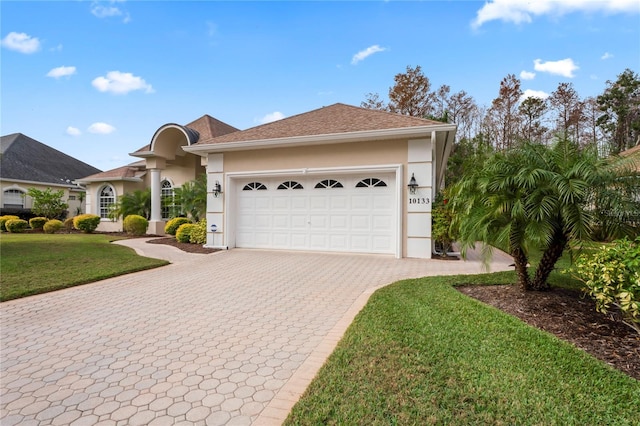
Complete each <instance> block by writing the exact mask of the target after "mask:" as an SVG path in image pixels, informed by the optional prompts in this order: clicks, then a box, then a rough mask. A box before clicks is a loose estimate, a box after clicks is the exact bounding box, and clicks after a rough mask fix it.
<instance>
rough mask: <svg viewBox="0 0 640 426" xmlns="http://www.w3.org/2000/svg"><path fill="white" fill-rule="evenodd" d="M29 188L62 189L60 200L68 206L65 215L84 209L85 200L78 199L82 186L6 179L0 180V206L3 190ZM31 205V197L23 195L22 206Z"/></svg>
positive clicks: (24, 189)
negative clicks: (61, 185) (71, 186)
mask: <svg viewBox="0 0 640 426" xmlns="http://www.w3.org/2000/svg"><path fill="white" fill-rule="evenodd" d="M29 188H35V189H38V190H40V191H45V190H46V189H47V188H51V190H52V191H53V192H56V191H60V190H62V191H63V192H64V195H63V197H62V200H63V201H64V202H65V203H67V204H68V205H69V208H68V209H67V217H72V216H74V215H75V214H76V211H77V209H78V208H80V209H82V211H83V212H84V211H85V208H86V207H85V202H84V201H82V202H81V201H80V194H82V193H84V190H83V189H82V188H78V189H71V188H69V187H60V186H53V185H47V184H41V183H35V182H13V181H6V180H5V181H0V206H1V207H3V208H4V202H5V198H4V191H6V190H8V189H17V190H20V191H22V192H24V193H25V194H26V193H27V191H28V190H29ZM32 207H33V199H32V198H31V197H30V196H28V195H25V197H24V208H25V209H31V208H32Z"/></svg>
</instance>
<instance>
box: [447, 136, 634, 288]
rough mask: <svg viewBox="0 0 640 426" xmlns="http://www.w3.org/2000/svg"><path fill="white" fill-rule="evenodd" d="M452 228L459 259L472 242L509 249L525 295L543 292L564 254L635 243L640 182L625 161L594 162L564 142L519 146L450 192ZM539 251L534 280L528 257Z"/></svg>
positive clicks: (587, 152)
mask: <svg viewBox="0 0 640 426" xmlns="http://www.w3.org/2000/svg"><path fill="white" fill-rule="evenodd" d="M452 193H453V196H452V208H453V211H454V218H455V219H454V226H457V227H458V230H459V234H460V243H461V244H462V249H463V251H464V250H466V249H467V248H469V247H472V246H473V245H474V244H475V242H476V241H482V242H484V243H486V245H485V249H484V254H485V255H487V256H489V255H490V253H491V252H490V250H491V246H497V247H501V248H507V249H508V251H509V253H510V254H511V256H513V259H514V262H515V269H516V273H517V275H518V282H519V284H520V285H521V286H522V287H523V288H524V289H525V290H544V289H547V288H548V287H549V285H548V283H547V279H548V277H549V274H550V273H551V272H552V270H553V268H554V266H555V264H556V262H557V260H558V259H559V258H560V256H562V253H563V252H564V250H565V249H566V248H567V247H570V248H573V247H576V248H580V243H582V242H584V241H589V240H591V239H592V238H593V236H594V233H595V231H596V230H598V231H599V232H601V234H602V235H605V236H607V237H612V238H615V237H620V236H624V235H633V234H634V233H637V231H638V229H637V228H634V223H633V214H634V212H637V211H639V200H640V198H638V194H640V174H639V173H638V171H637V170H636V169H635V167H634V166H633V163H632V160H630V159H629V158H619V157H612V158H609V159H601V158H598V156H597V152H596V150H595V149H593V148H586V149H582V150H581V149H579V147H578V146H577V144H575V143H573V142H571V141H570V140H568V139H561V140H559V141H557V142H556V143H555V144H554V145H553V146H550V147H547V146H544V145H540V144H535V143H531V142H525V143H522V144H521V145H519V146H518V147H516V148H514V149H512V150H508V151H505V152H501V153H496V154H494V155H493V156H491V157H490V158H489V159H488V160H487V161H486V162H485V163H484V164H483V165H482V166H480V167H477V168H475V169H474V170H472V171H470V172H468V173H465V176H464V177H463V179H462V180H461V181H460V182H459V183H458V184H456V185H455V186H454V188H453V189H452ZM533 247H536V248H538V249H540V250H542V258H541V260H540V263H539V264H538V267H537V269H536V271H535V274H534V276H533V277H530V276H529V273H528V270H527V263H528V253H529V250H530V249H531V248H533Z"/></svg>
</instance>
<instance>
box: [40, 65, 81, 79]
mask: <svg viewBox="0 0 640 426" xmlns="http://www.w3.org/2000/svg"><path fill="white" fill-rule="evenodd" d="M75 73H76V67H65V66H62V67H57V68H53V69H52V70H51V71H49V72H48V73H47V77H53V78H60V77H66V76H70V75H73V74H75Z"/></svg>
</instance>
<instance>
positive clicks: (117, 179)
mask: <svg viewBox="0 0 640 426" xmlns="http://www.w3.org/2000/svg"><path fill="white" fill-rule="evenodd" d="M120 181H122V182H142V179H140V178H138V177H124V178H123V177H111V178H89V179H76V180H74V182H78V183H94V182H120Z"/></svg>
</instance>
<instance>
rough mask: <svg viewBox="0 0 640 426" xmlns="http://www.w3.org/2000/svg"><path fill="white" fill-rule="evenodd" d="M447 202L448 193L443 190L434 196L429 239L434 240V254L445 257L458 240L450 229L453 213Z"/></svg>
mask: <svg viewBox="0 0 640 426" xmlns="http://www.w3.org/2000/svg"><path fill="white" fill-rule="evenodd" d="M448 201H449V200H448V191H447V189H445V190H444V191H442V192H439V193H438V194H437V195H436V197H435V199H434V200H433V208H432V209H431V218H432V219H431V220H432V222H431V238H432V239H433V240H434V242H435V245H436V252H437V254H440V256H447V252H449V251H451V246H452V244H453V242H454V241H455V240H456V238H458V235H457V234H456V232H455V231H454V230H453V229H452V228H451V222H452V221H453V212H452V211H451V205H450V204H449V203H448Z"/></svg>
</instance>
